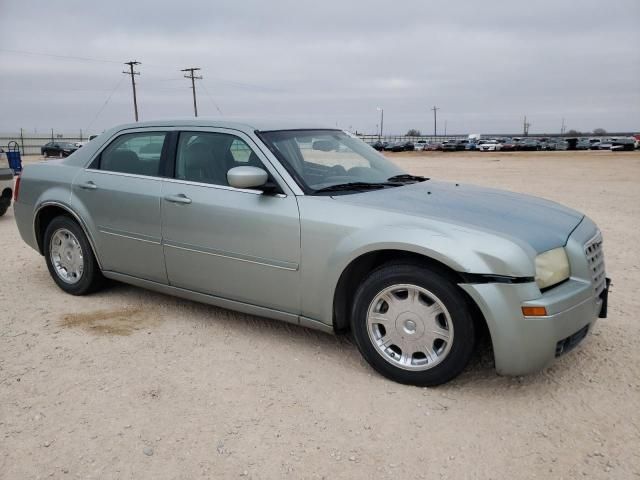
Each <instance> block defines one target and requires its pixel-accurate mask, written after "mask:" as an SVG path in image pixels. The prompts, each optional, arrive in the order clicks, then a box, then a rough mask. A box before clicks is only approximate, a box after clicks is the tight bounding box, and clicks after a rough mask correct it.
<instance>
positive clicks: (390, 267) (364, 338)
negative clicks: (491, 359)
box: [351, 263, 475, 387]
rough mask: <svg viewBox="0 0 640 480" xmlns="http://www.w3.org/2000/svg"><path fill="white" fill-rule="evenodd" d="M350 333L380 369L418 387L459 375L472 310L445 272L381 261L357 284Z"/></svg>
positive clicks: (468, 348)
mask: <svg viewBox="0 0 640 480" xmlns="http://www.w3.org/2000/svg"><path fill="white" fill-rule="evenodd" d="M405 291H406V298H404V296H405V293H403V292H405ZM385 299H386V300H385ZM385 305H386V306H387V308H386V309H385ZM391 305H393V306H391ZM385 310H386V311H385ZM370 313H371V317H370ZM378 322H380V323H378ZM385 325H386V327H385ZM387 327H391V328H389V330H387ZM351 331H352V333H353V336H354V339H355V343H356V345H357V346H358V350H360V353H361V354H362V356H363V357H364V358H365V360H367V362H368V363H369V364H370V365H371V366H372V367H373V368H374V369H375V370H376V371H377V372H378V373H380V374H382V375H384V376H385V377H387V378H389V379H391V380H394V381H396V382H399V383H404V384H409V385H416V386H420V387H430V386H436V385H440V384H443V383H446V382H448V381H450V380H452V379H453V378H455V377H456V376H458V375H459V374H460V373H461V372H462V370H463V369H464V368H465V366H466V365H467V363H468V362H469V359H470V358H471V354H472V353H473V348H474V342H475V331H474V324H473V319H472V316H471V313H470V309H469V306H468V304H467V301H466V299H465V297H464V296H463V295H462V293H461V292H460V291H459V290H458V288H457V286H456V285H455V284H454V283H453V282H451V281H450V280H449V279H448V278H447V276H446V275H445V274H444V273H443V272H439V271H438V270H436V269H427V268H426V267H423V266H418V265H412V264H406V263H388V264H385V265H383V266H381V267H379V268H378V269H376V270H374V271H373V272H372V273H371V274H370V275H369V276H368V277H367V278H366V280H365V281H364V282H363V283H362V284H361V285H360V286H359V288H358V290H357V292H356V295H355V299H354V304H353V309H352V312H351ZM394 342H395V343H394ZM425 345H426V346H425ZM429 347H430V348H429ZM424 352H426V353H424Z"/></svg>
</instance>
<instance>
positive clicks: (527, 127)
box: [523, 115, 531, 137]
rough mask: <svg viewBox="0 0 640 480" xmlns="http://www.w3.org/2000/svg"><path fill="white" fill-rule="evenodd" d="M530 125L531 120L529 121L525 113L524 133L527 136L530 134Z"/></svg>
mask: <svg viewBox="0 0 640 480" xmlns="http://www.w3.org/2000/svg"><path fill="white" fill-rule="evenodd" d="M530 126H531V124H530V123H529V122H527V116H526V115H525V116H524V124H523V127H524V131H523V134H524V136H525V137H527V136H529V127H530Z"/></svg>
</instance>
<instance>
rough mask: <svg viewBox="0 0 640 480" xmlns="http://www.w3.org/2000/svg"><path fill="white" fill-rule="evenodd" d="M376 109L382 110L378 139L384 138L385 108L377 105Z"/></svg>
mask: <svg viewBox="0 0 640 480" xmlns="http://www.w3.org/2000/svg"><path fill="white" fill-rule="evenodd" d="M376 110H378V111H379V112H380V135H378V140H382V135H383V134H384V108H382V107H376Z"/></svg>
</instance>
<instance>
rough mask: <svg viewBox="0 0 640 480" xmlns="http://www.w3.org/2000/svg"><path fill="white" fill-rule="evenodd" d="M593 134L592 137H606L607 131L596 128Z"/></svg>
mask: <svg viewBox="0 0 640 480" xmlns="http://www.w3.org/2000/svg"><path fill="white" fill-rule="evenodd" d="M593 134H594V135H606V134H607V131H606V130H605V129H604V128H596V129H595V130H594V131H593Z"/></svg>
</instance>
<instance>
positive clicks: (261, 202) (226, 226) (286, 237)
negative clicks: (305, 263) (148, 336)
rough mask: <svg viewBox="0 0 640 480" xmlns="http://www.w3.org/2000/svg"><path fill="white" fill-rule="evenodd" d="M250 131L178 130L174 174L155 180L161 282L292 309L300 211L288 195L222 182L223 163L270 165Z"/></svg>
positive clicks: (295, 308) (295, 294) (296, 308)
mask: <svg viewBox="0 0 640 480" xmlns="http://www.w3.org/2000/svg"><path fill="white" fill-rule="evenodd" d="M250 145H252V141H251V139H249V138H248V137H246V136H244V134H241V133H238V132H235V131H234V133H231V132H230V131H227V130H215V131H212V130H208V131H189V132H181V133H180V136H179V138H178V145H177V152H176V163H175V175H174V178H173V179H166V180H165V181H164V182H163V186H162V198H163V200H162V223H163V231H162V236H163V242H164V254H165V261H166V266H167V274H168V277H169V283H170V284H171V285H173V286H176V287H180V288H185V289H188V290H193V291H196V292H200V293H207V294H211V295H215V296H218V297H222V298H227V299H231V300H237V301H241V302H244V303H249V304H252V305H258V306H262V307H267V308H273V309H276V310H280V311H284V312H288V313H299V309H300V300H299V263H300V219H299V213H298V203H297V201H296V198H295V196H293V195H266V194H262V192H261V191H258V190H247V189H236V188H232V187H230V186H229V185H228V183H227V178H226V173H227V171H228V170H229V169H230V168H233V167H234V166H240V165H251V166H258V167H261V168H264V169H265V170H267V171H268V172H269V174H270V175H271V177H272V178H274V179H275V178H277V173H275V171H274V170H273V168H272V167H270V166H269V165H268V163H265V161H264V160H265V159H264V157H262V154H261V153H256V152H259V151H258V150H257V149H255V148H252V147H251V146H250Z"/></svg>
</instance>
